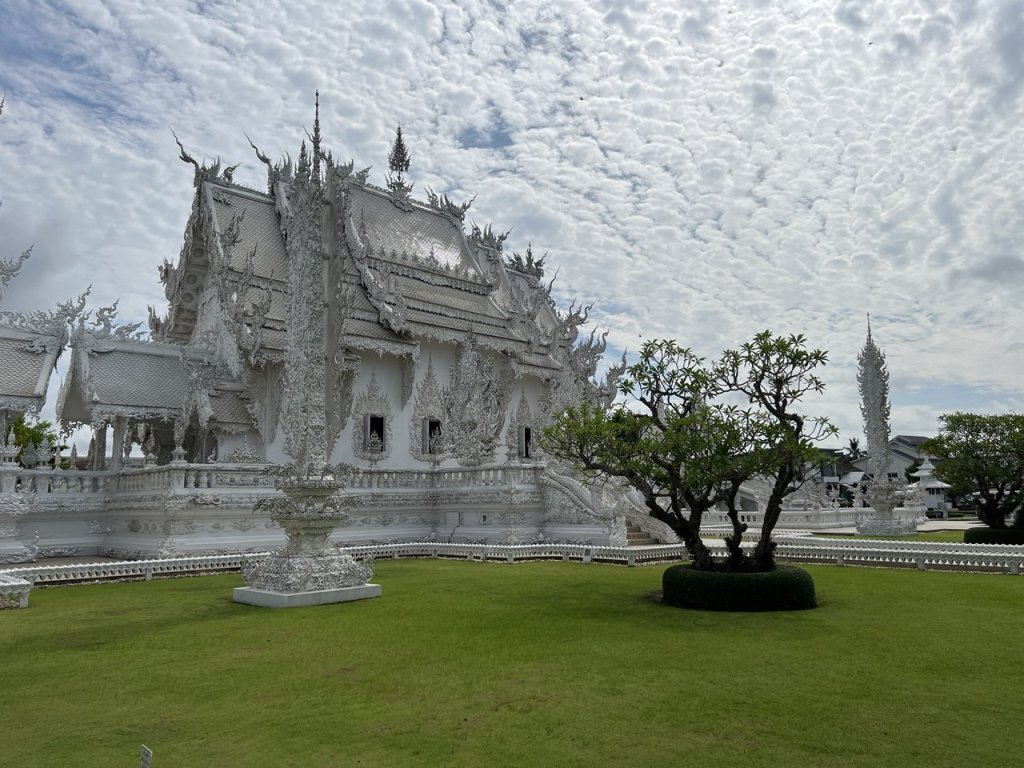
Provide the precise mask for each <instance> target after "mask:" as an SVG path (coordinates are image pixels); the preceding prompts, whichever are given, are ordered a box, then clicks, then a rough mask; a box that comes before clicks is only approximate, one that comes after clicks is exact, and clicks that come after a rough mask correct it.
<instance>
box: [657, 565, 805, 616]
mask: <svg viewBox="0 0 1024 768" xmlns="http://www.w3.org/2000/svg"><path fill="white" fill-rule="evenodd" d="M661 585H662V600H663V601H664V602H666V603H668V604H669V605H674V606H676V607H679V608H697V609H699V610H705V611H800V610H805V609H807V608H814V607H815V606H816V605H817V601H816V600H815V597H814V580H813V579H812V578H811V575H810V574H809V573H807V571H805V570H803V569H802V568H796V567H794V566H778V567H777V568H775V569H774V570H772V571H761V572H754V573H727V572H722V571H698V570H695V569H693V568H692V567H690V565H689V564H687V565H673V566H672V567H671V568H668V569H666V571H665V574H664V575H663V576H662V580H661Z"/></svg>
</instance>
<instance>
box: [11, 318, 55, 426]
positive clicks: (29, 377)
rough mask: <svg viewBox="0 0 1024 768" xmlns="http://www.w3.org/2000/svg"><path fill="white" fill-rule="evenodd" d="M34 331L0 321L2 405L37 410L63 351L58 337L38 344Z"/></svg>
mask: <svg viewBox="0 0 1024 768" xmlns="http://www.w3.org/2000/svg"><path fill="white" fill-rule="evenodd" d="M39 341H40V340H39V338H38V336H37V335H35V334H31V333H27V332H25V331H19V330H16V329H14V328H9V327H4V326H2V325H0V409H6V410H11V411H24V412H28V413H38V412H39V409H40V408H42V405H43V400H44V399H45V398H46V388H47V386H48V385H49V382H50V374H51V373H52V372H53V366H54V363H56V361H57V356H58V354H59V353H60V349H59V347H57V346H56V342H57V341H58V340H57V339H56V338H53V339H50V341H51V343H50V344H49V345H46V346H40V345H39Z"/></svg>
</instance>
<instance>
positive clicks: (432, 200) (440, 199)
mask: <svg viewBox="0 0 1024 768" xmlns="http://www.w3.org/2000/svg"><path fill="white" fill-rule="evenodd" d="M474 200H476V195H473V197H471V198H470V199H469V200H468V201H467V202H465V203H453V202H452V201H451V200H450V199H449V198H448V196H447V195H438V194H437V193H435V192H434V190H432V189H431V188H430V187H427V205H429V206H430V207H431V208H433V209H434V210H435V211H437V212H438V213H440V214H441V215H443V216H444V217H445V218H446V219H448V222H449V223H450V224H451V225H452V226H453V227H455V228H456V229H458V230H459V231H460V232H461V231H462V224H463V222H464V221H465V220H466V211H468V210H469V207H470V206H471V205H472V204H473V201H474Z"/></svg>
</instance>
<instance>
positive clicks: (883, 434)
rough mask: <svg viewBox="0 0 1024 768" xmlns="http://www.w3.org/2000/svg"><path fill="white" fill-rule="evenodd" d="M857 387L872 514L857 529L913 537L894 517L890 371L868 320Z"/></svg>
mask: <svg viewBox="0 0 1024 768" xmlns="http://www.w3.org/2000/svg"><path fill="white" fill-rule="evenodd" d="M857 363H858V370H857V384H858V386H859V387H860V395H861V404H860V413H861V417H862V418H863V419H864V432H865V434H866V435H867V438H868V455H869V456H870V462H869V467H870V472H871V478H872V479H871V485H870V486H869V488H868V499H869V500H870V502H871V507H872V509H874V511H875V514H874V516H873V517H871V518H868V519H866V520H864V521H862V522H861V523H859V524H858V525H857V530H858V531H859V532H860V533H864V534H871V535H886V534H901V533H913V532H914V531H916V530H917V527H916V525H915V524H914V522H913V520H910V521H909V522H906V521H904V520H903V518H902V517H899V516H894V514H893V509H894V508H895V507H896V502H897V491H898V490H899V489H900V488H901V487H902V485H901V484H899V483H898V482H894V481H893V480H891V479H890V478H889V477H888V475H887V471H888V466H889V413H890V405H889V371H888V369H887V368H886V366H885V354H884V353H883V352H882V351H881V350H880V349H879V348H878V347H877V346H875V342H874V339H872V338H871V318H870V316H869V317H868V337H867V340H866V341H865V342H864V348H863V349H862V350H861V352H860V354H859V355H858V356H857Z"/></svg>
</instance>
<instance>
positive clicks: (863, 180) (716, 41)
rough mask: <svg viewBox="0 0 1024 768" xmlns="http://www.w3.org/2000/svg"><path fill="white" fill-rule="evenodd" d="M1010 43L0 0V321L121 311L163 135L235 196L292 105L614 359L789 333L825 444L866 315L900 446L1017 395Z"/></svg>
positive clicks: (914, 33) (964, 22)
mask: <svg viewBox="0 0 1024 768" xmlns="http://www.w3.org/2000/svg"><path fill="white" fill-rule="evenodd" d="M1022 51H1024V7H1022V3H1020V2H990V3H976V4H975V3H961V2H955V1H953V0H950V1H949V2H943V1H942V0H937V1H936V2H933V3H929V4H927V5H924V4H920V3H917V2H911V1H910V0H892V1H890V2H884V3H883V2H867V1H863V2H861V1H858V0H841V2H839V3H836V4H824V3H810V4H808V3H801V2H774V3H748V2H739V1H738V0H736V1H734V2H729V1H728V0H726V1H724V2H698V3H687V4H685V6H684V5H680V6H679V7H676V6H674V5H673V4H664V3H653V2H648V3H644V2H639V3H633V4H628V5H626V4H622V3H618V2H615V3H612V2H607V3H593V2H584V1H583V0H565V1H564V2H560V3H557V4H551V3H547V2H540V1H539V0H538V1H537V2H531V1H529V0H527V1H521V0H520V1H517V2H515V3H496V2H475V1H474V0H466V1H465V2H458V3H454V2H453V3H445V2H437V3H427V2H421V1H419V0H417V1H413V0H394V1H392V2H383V3H375V4H372V8H371V6H370V4H363V3H356V2H354V1H351V0H350V1H348V2H340V3H332V4H325V3H321V2H313V1H312V0H294V1H293V2H288V3H282V2H277V1H275V0H271V1H268V2H262V3H251V2H242V1H241V0H236V1H234V2H232V1H231V0H225V1H224V2H217V3H198V4H197V3H194V2H191V1H186V0H166V2H163V3H161V4H159V6H158V7H157V6H154V5H153V4H152V3H149V2H142V1H141V0H135V1H134V2H132V1H130V0H103V1H102V2H98V1H90V2H84V1H82V2H64V3H58V2H36V1H33V2H29V0H8V2H6V3H5V8H4V23H3V24H2V25H0V91H2V92H3V93H5V94H6V98H7V102H6V106H5V109H4V113H3V115H2V116H0V197H2V198H3V199H4V201H5V202H4V206H3V208H2V209H0V231H2V232H3V233H4V235H3V238H2V239H0V243H2V244H3V252H2V253H0V256H2V257H5V258H10V257H11V256H14V255H16V253H18V252H20V250H21V249H22V248H23V247H25V246H27V245H28V244H31V243H34V244H35V251H34V255H33V258H32V260H31V261H30V262H29V264H28V265H26V268H25V270H24V272H23V275H22V277H21V278H19V280H18V282H17V283H16V284H15V285H14V286H13V289H12V290H11V291H9V293H8V296H7V303H8V304H9V305H11V306H13V307H17V308H26V307H30V306H34V305H43V304H52V303H53V302H54V301H55V300H58V299H63V298H66V297H68V296H71V295H73V294H77V293H78V292H80V291H81V290H83V289H84V288H85V286H86V285H88V284H90V283H91V284H93V296H94V301H95V302H96V303H97V304H108V303H110V302H112V301H113V300H114V299H115V298H120V299H121V313H122V316H123V317H125V318H126V319H142V318H144V317H145V312H146V305H147V304H154V305H157V306H159V305H161V304H162V303H163V301H164V299H163V296H162V292H161V290H160V286H159V285H158V283H157V281H156V267H157V265H158V264H160V263H161V262H162V260H163V259H169V260H174V259H175V258H176V257H177V254H178V250H179V248H180V240H181V233H182V230H183V226H184V223H185V220H186V218H187V215H188V211H189V207H190V204H191V193H192V190H191V185H190V171H189V169H188V168H187V167H184V166H182V165H181V164H180V163H178V162H177V160H176V159H175V158H176V155H177V148H176V147H175V146H174V143H173V138H172V136H171V134H170V131H169V127H171V128H173V129H174V131H175V132H176V133H177V134H178V136H179V137H181V139H182V141H183V142H184V143H185V145H186V147H188V148H189V150H190V151H191V152H192V153H193V154H194V155H195V156H197V157H203V156H205V157H207V158H209V159H213V158H214V157H220V158H221V159H222V160H224V161H225V162H231V163H234V162H239V161H241V162H242V163H243V165H242V167H241V168H240V169H239V171H238V172H237V174H236V180H240V181H241V182H242V183H245V184H248V185H251V186H254V187H257V188H261V187H262V186H263V184H264V179H263V176H262V172H261V170H260V166H259V164H258V163H257V162H256V161H255V159H254V158H253V156H252V154H251V150H249V147H248V143H247V142H246V141H245V138H244V136H243V131H244V132H246V133H248V134H249V135H250V136H252V137H253V139H254V140H255V141H256V142H257V143H258V144H259V145H260V146H261V148H262V149H263V150H264V151H267V152H269V153H270V154H271V155H272V156H276V155H283V154H284V153H286V152H290V153H292V154H293V155H294V153H296V152H297V150H298V145H299V143H300V141H301V140H302V139H303V138H304V135H305V134H304V131H305V130H306V129H309V128H311V123H312V95H313V91H314V90H315V89H317V88H319V89H320V91H321V103H322V111H321V116H322V123H323V126H324V131H325V134H326V138H327V143H328V145H329V146H330V148H331V149H332V150H333V152H334V154H335V156H336V157H349V156H351V157H353V158H354V159H355V161H356V163H357V165H359V166H360V167H363V166H366V165H371V164H373V165H374V166H375V168H374V170H373V171H372V173H371V180H374V181H376V182H378V183H379V182H381V181H382V180H383V173H382V169H383V168H384V167H385V166H386V154H387V149H388V145H389V142H390V140H391V137H392V135H393V131H394V127H395V125H396V124H399V123H401V125H402V128H403V133H404V134H405V136H406V138H407V142H408V144H409V146H410V150H411V153H412V156H413V166H412V180H413V181H414V182H415V183H416V188H417V191H423V190H424V189H425V188H426V187H430V188H433V189H434V190H435V191H437V192H439V193H440V192H443V193H446V194H448V195H449V196H450V197H453V198H456V199H468V198H469V197H472V196H473V195H476V196H477V197H476V201H475V202H474V205H473V208H472V209H471V211H470V217H471V218H472V219H473V220H474V221H476V222H477V223H480V224H483V223H486V222H493V223H494V225H495V227H496V228H498V229H501V230H504V229H507V228H509V227H513V230H512V234H511V235H510V237H509V239H508V241H507V243H506V247H507V248H509V249H510V250H511V249H514V250H519V251H523V250H524V249H525V248H526V246H527V244H528V243H530V242H532V244H533V247H534V250H535V251H540V252H543V251H550V256H549V260H548V264H549V265H550V267H551V268H552V269H554V268H555V267H556V266H557V267H558V268H559V270H560V271H559V277H558V280H557V281H556V283H555V292H556V294H557V298H558V299H559V300H560V301H563V302H565V303H568V301H569V300H571V299H572V298H573V297H577V296H578V297H579V298H581V299H584V300H586V301H587V302H588V303H589V302H591V301H592V302H594V304H595V309H594V313H593V315H592V318H593V319H594V321H595V322H596V323H597V324H598V325H599V326H601V327H603V328H608V329H609V330H610V333H609V342H610V345H611V346H612V347H613V348H614V350H616V351H621V350H622V349H624V348H630V349H634V350H635V349H636V348H637V346H638V344H639V342H640V338H641V337H673V338H677V339H679V340H681V341H682V342H683V343H686V344H688V345H691V346H693V347H694V348H695V349H696V350H697V351H699V352H700V353H702V354H709V355H710V354H714V353H716V352H717V351H718V350H719V349H721V348H722V347H723V346H727V345H732V344H736V343H738V342H740V341H742V340H743V339H745V338H747V337H749V335H750V334H752V333H753V332H755V331H757V330H759V329H761V328H765V327H770V328H772V329H774V330H777V331H780V332H792V333H805V334H807V336H808V337H809V338H810V340H811V342H812V343H813V344H815V345H817V346H823V347H826V348H828V349H830V350H831V358H832V363H831V364H830V366H829V371H828V374H827V378H828V382H829V387H830V389H829V393H828V395H827V397H826V399H825V400H824V401H823V402H822V403H820V404H819V405H818V410H820V411H823V412H826V413H829V414H831V415H832V416H833V418H834V419H835V420H836V421H837V423H838V424H839V425H840V427H841V428H842V430H843V432H844V433H845V435H846V436H852V435H857V434H859V433H860V424H859V415H858V412H857V404H856V384H855V381H854V376H855V368H856V353H857V350H858V349H859V347H860V345H861V344H862V342H863V336H864V315H865V313H866V312H869V311H870V312H871V313H872V318H873V328H874V332H875V337H876V339H877V340H878V341H879V343H880V344H881V345H882V346H883V348H884V350H885V351H886V353H887V355H888V359H889V366H890V369H891V371H892V387H893V397H894V400H895V408H894V414H893V421H894V424H893V426H894V430H895V431H897V432H923V433H928V432H931V431H933V430H934V428H935V423H934V419H935V416H936V415H937V414H938V413H941V412H942V411H944V410H948V409H949V406H950V403H957V402H962V403H963V404H964V405H965V407H970V408H973V409H976V410H985V409H997V408H999V409H1006V408H1016V407H1018V405H1019V404H1020V403H1021V402H1022V400H1024V397H1022V393H1021V389H1020V386H1019V382H1020V381H1021V380H1022V379H1024V363H1022V357H1021V355H1020V354H1019V353H1020V349H1019V344H1020V342H1019V341H1018V331H1017V329H1019V328H1020V327H1022V325H1024V308H1022V302H1020V301H1019V299H1018V297H1017V296H1016V289H1015V286H1016V285H1017V284H1018V283H1019V275H1020V272H1021V265H1022V262H1021V259H1020V254H1019V244H1020V243H1021V242H1022V241H1024V206H1022V204H1021V203H1020V202H1019V195H1018V194H1017V191H1018V190H1019V189H1021V188H1022V186H1024V184H1022V181H1024V178H1022V176H1024V170H1022V168H1021V164H1020V163H1019V161H1018V159H1017V153H1018V148H1019V147H1020V146H1022V145H1024V127H1022V126H1024V120H1022V117H1024V103H1022V86H1021V85H1020V84H1021V83H1022V82H1024V53H1022ZM939 392H941V396H939V395H938V394H936V393H939ZM958 396H959V398H960V399H959V400H958V399H957V398H958Z"/></svg>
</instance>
